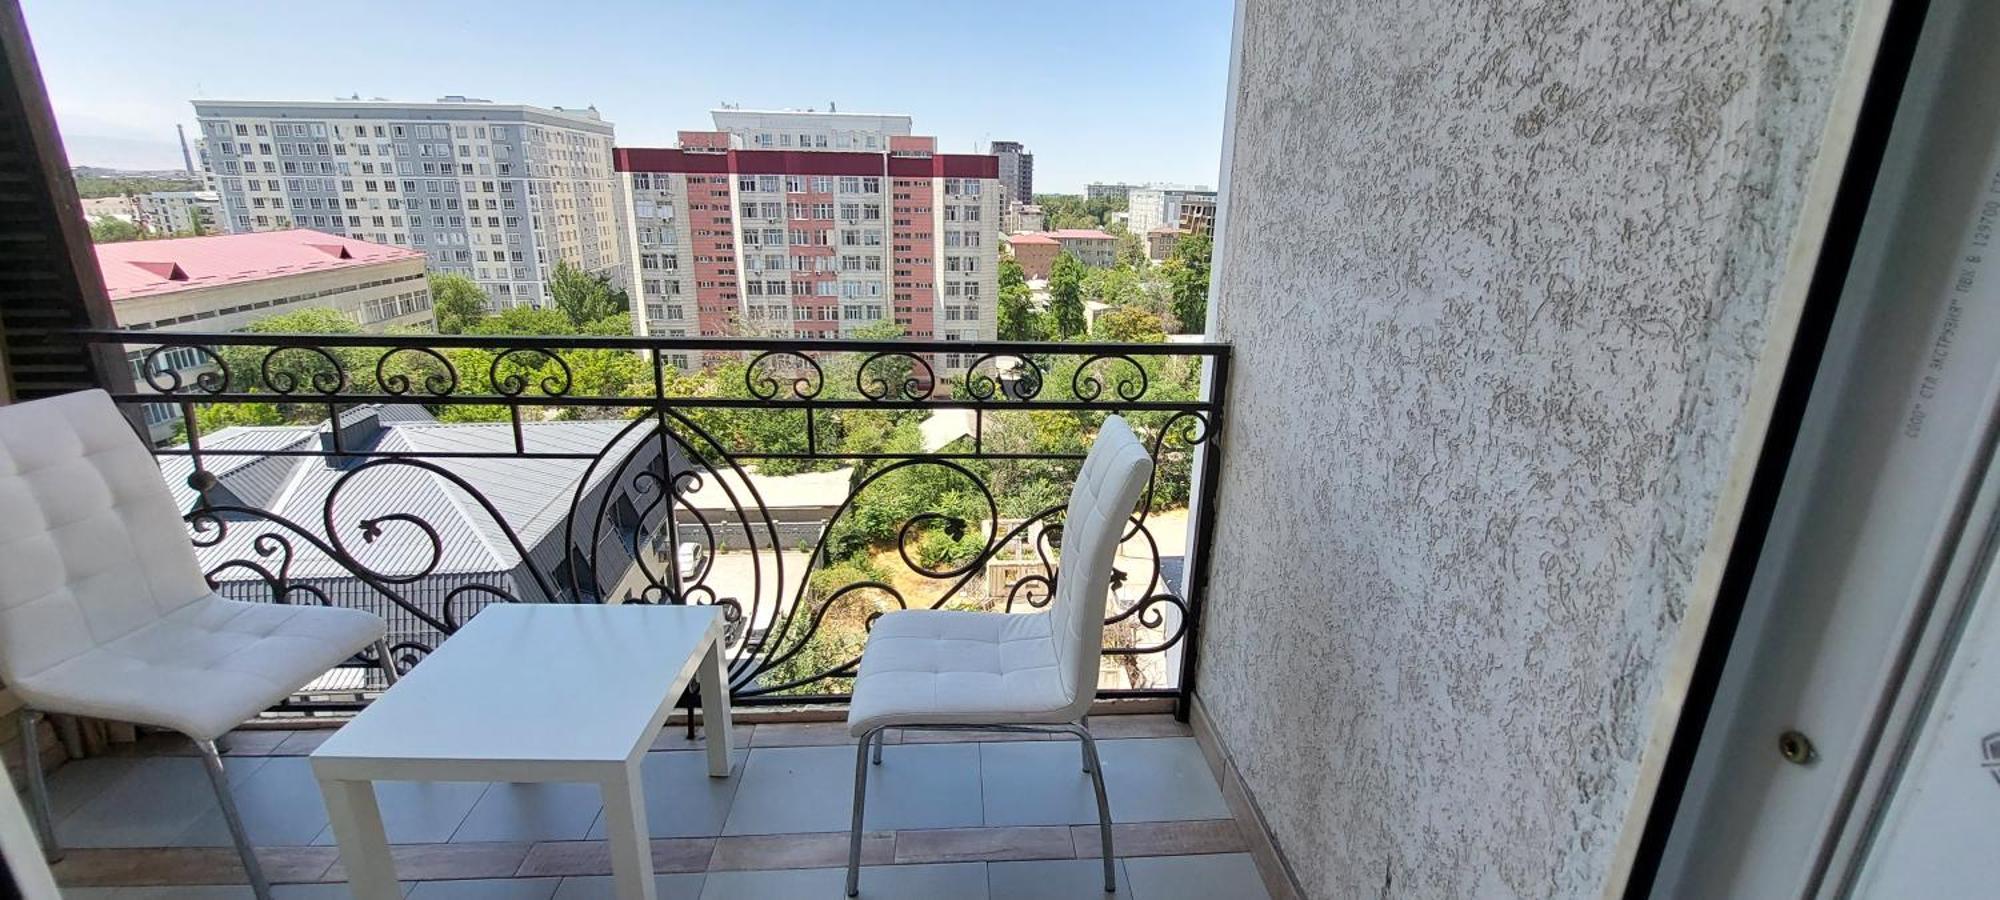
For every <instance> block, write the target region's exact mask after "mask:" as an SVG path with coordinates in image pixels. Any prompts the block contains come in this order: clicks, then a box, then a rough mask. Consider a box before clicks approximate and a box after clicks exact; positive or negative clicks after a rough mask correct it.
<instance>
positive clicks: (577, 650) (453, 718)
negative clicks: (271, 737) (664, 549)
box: [312, 603, 729, 900]
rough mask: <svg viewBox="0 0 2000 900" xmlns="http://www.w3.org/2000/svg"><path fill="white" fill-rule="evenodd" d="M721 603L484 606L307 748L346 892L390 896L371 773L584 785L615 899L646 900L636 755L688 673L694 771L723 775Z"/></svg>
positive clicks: (647, 873)
mask: <svg viewBox="0 0 2000 900" xmlns="http://www.w3.org/2000/svg"><path fill="white" fill-rule="evenodd" d="M722 635H723V621H722V610H720V609H716V608H714V607H707V606H642V605H610V606H604V605H593V604H576V605H572V604H544V603H533V604H508V603H502V604H495V605H493V606H489V607H487V608H486V609H484V610H482V611H481V612H480V613H479V614H478V615H476V616H474V617H473V618H472V621H471V622H469V623H467V624H466V625H465V627H464V628H461V629H459V631H458V633H457V634H454V635H452V636H451V637H450V638H449V639H447V640H445V641H444V643H443V645H442V646H440V647H438V649H437V650H436V651H434V652H432V653H431V654H430V656H429V657H427V658H425V659H424V661H423V663H422V664H421V665H419V666H417V667H416V668H415V669H413V670H412V671H411V672H410V674H409V675H407V676H405V677H404V678H403V679H402V680H401V681H400V682H398V683H397V684H396V686H395V687H394V688H392V689H391V690H389V691H388V692H387V693H385V694H383V695H382V696H381V697H380V698H378V699H376V700H375V702H374V703H372V704H369V706H368V708H367V709H366V710H365V711H363V712H362V713H361V714H360V715H359V716H356V717H355V718H354V721H352V722H349V723H347V725H346V726H345V727H343V728H341V729H340V731H339V732H338V733H336V734H334V736H333V737H332V738H331V739H329V740H328V741H327V742H326V743H324V744H321V745H320V747H319V749H318V750H315V751H313V754H312V766H313V774H314V776H315V777H317V778H318V779H319V786H320V792H321V794H322V795H323V796H324V797H325V798H326V810H327V816H328V818H329V819H330V820H331V821H332V824H333V834H334V837H335V838H336V839H338V840H339V842H340V858H341V861H342V862H343V863H344V864H345V865H346V867H347V880H348V884H349V886H350V887H351V888H352V890H353V892H354V896H356V897H359V898H363V900H376V898H383V900H388V898H396V897H400V896H402V892H401V889H400V888H398V887H397V885H396V871H395V863H394V861H393V860H392V859H391V858H390V856H389V842H388V838H387V836H386V835H385V834H384V832H383V830H382V812H381V809H380V808H379V807H377V806H376V804H375V785H374V782H375V781H506V782H543V781H570V782H576V781H584V782H596V783H597V784H598V785H600V786H601V787H602V788H603V791H604V821H605V827H606V831H607V832H608V836H609V838H610V842H611V867H612V871H613V873H614V874H615V875H616V876H617V883H618V896H619V897H620V898H621V900H635V898H644V900H654V893H653V854H652V852H651V844H650V842H649V834H648V833H647V830H646V798H645V792H644V789H643V788H642V786H641V784H640V774H639V764H640V761H641V760H643V759H644V758H645V756H646V751H647V749H648V748H650V747H651V746H652V743H653V738H654V736H655V735H657V734H658V733H659V731H660V728H661V726H662V725H664V724H665V722H666V718H667V714H668V713H669V712H671V711H672V710H673V705H674V702H675V701H676V700H678V699H679V698H680V696H681V693H682V691H684V690H686V688H687V684H688V679H690V678H692V677H695V676H696V673H697V670H699V674H700V678H701V700H702V710H701V719H702V724H703V726H704V728H705V729H706V732H707V738H708V774H709V775H711V776H713V777H716V778H726V777H728V776H729V687H728V677H727V673H726V672H725V671H724V665H723V656H722V641H723V638H722Z"/></svg>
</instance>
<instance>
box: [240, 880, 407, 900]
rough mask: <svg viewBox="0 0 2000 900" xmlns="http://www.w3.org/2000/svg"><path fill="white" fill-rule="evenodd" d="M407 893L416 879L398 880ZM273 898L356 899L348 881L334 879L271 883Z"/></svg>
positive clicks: (284, 899) (276, 899)
mask: <svg viewBox="0 0 2000 900" xmlns="http://www.w3.org/2000/svg"><path fill="white" fill-rule="evenodd" d="M397 884H398V885H400V886H401V887H402V888H403V893H404V894H405V895H407V894H409V893H410V889H411V888H413V887H416V885H417V883H416V882H414V881H400V882H397ZM271 900H354V892H353V891H350V890H348V889H347V882H345V881H332V882H327V883H325V884H274V885H271Z"/></svg>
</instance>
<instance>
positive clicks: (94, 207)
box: [83, 195, 139, 224]
mask: <svg viewBox="0 0 2000 900" xmlns="http://www.w3.org/2000/svg"><path fill="white" fill-rule="evenodd" d="M100 216H109V217H111V218H113V219H118V220H120V221H124V222H131V223H133V224H138V221H139V209H138V205H137V204H136V203H135V202H134V201H133V199H132V198H131V197H128V196H122V195H121V196H117V197H90V198H86V199H85V200H84V201H83V219H84V221H86V222H95V221H97V220H98V218H99V217H100Z"/></svg>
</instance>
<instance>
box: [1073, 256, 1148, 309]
mask: <svg viewBox="0 0 2000 900" xmlns="http://www.w3.org/2000/svg"><path fill="white" fill-rule="evenodd" d="M1083 297H1084V299H1086V300H1094V301H1096V302H1098V303H1102V304H1104V305H1106V306H1128V305H1131V304H1134V303H1138V302H1140V301H1141V300H1143V299H1144V293H1143V292H1142V291H1141V290H1140V288H1139V272H1138V270H1136V269H1133V268H1132V267H1130V266H1127V265H1123V264H1120V265H1117V266H1113V267H1112V268H1109V269H1091V270H1090V271H1089V272H1088V273H1086V274H1085V275H1084V277H1083Z"/></svg>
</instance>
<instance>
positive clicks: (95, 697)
mask: <svg viewBox="0 0 2000 900" xmlns="http://www.w3.org/2000/svg"><path fill="white" fill-rule="evenodd" d="M383 631H384V626H383V622H382V620H381V619H380V618H379V617H377V616H375V615H372V614H370V613H366V612H362V611H360V610H353V609H339V608H336V607H328V606H302V605H301V606H294V605H289V604H275V603H245V602H242V601H238V600H227V599H224V598H222V597H219V596H216V595H214V594H210V595H208V596H207V597H203V598H201V599H199V600H196V601H194V602H193V603H189V604H187V605H186V606H183V607H181V608H179V609H176V610H174V611H173V612H170V613H168V614H166V615H165V616H162V617H161V618H160V619H158V620H157V621H154V622H152V623H150V624H147V625H145V626H143V627H141V628H139V629H138V630H137V631H134V632H132V633H131V634H127V635H125V636H123V637H120V638H118V639H116V640H113V641H111V642H109V643H106V644H103V645H101V646H99V647H96V648H93V649H91V650H88V651H85V652H84V653H82V654H80V655H78V656H75V657H73V658H71V659H69V660H66V661H64V662H63V663H61V664H59V665H56V666H53V667H51V668H49V669H47V670H44V671H41V672H37V673H35V674H34V675H32V676H30V677H28V678H25V679H22V680H21V681H20V682H19V683H17V684H14V685H12V687H13V688H14V691H15V693H16V694H18V695H20V697H21V698H22V699H23V700H24V701H26V702H27V703H28V704H29V705H30V706H32V707H34V708H35V709H38V710H41V711H43V712H55V713H69V714H71V715H81V716H93V717H96V718H102V719H111V720H114V721H119V722H133V723H137V724H141V725H157V726H161V727H164V728H171V729H173V730H175V731H178V732H181V733H182V734H185V735H187V736H189V737H192V738H194V739H196V740H213V739H215V738H217V737H220V736H222V735H223V734H224V733H226V732H228V731H229V730H230V729H232V728H235V727H236V726H238V725H241V724H243V723H244V722H245V721H247V720H249V719H250V718H251V717H252V716H255V715H257V714H258V713H260V712H263V711H264V710H265V709H268V708H270V707H271V705H273V704H275V703H277V702H278V701H280V700H283V699H284V698H285V697H286V696H287V695H289V694H291V693H292V692H293V691H295V690H297V689H298V688H299V686H300V685H302V684H305V683H307V682H309V681H311V680H313V679H314V678H317V677H319V675H321V674H322V673H324V672H325V671H326V670H328V669H330V668H332V667H333V666H335V665H336V664H338V663H340V662H342V661H344V660H346V659H348V658H349V657H351V656H353V655H354V654H355V653H357V652H359V651H360V650H362V649H363V648H365V647H367V646H368V645H369V644H371V643H373V642H374V641H375V640H377V639H378V638H381V637H382V635H383Z"/></svg>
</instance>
